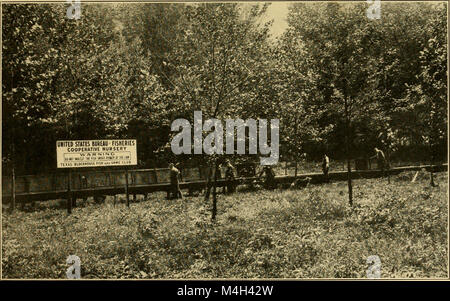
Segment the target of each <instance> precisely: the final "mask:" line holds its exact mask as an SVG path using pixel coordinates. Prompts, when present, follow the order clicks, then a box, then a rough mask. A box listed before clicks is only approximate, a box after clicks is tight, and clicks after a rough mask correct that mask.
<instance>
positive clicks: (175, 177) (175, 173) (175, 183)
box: [169, 163, 183, 199]
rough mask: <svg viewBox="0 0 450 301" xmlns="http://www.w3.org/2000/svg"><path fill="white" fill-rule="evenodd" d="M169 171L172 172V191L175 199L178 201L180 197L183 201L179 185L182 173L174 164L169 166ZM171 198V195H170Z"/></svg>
mask: <svg viewBox="0 0 450 301" xmlns="http://www.w3.org/2000/svg"><path fill="white" fill-rule="evenodd" d="M169 170H170V191H171V194H172V196H173V195H174V197H173V198H176V199H178V198H179V197H180V198H181V199H183V194H182V193H181V190H180V183H179V177H180V171H179V170H178V169H177V168H176V167H175V166H174V165H173V163H170V164H169ZM169 196H170V195H169Z"/></svg>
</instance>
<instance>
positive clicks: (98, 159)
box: [56, 139, 137, 168]
mask: <svg viewBox="0 0 450 301" xmlns="http://www.w3.org/2000/svg"><path fill="white" fill-rule="evenodd" d="M56 162H57V167H58V168H79V167H100V166H120V165H137V152H136V140H134V139H117V140H64V141H56Z"/></svg>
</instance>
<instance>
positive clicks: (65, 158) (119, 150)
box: [56, 139, 137, 214]
mask: <svg viewBox="0 0 450 301" xmlns="http://www.w3.org/2000/svg"><path fill="white" fill-rule="evenodd" d="M136 148H137V143H136V140H135V139H114V140H63V141H56V164H57V167H58V168H68V169H69V176H68V178H69V185H68V191H67V197H68V203H67V211H68V212H69V214H70V213H71V212H72V198H73V187H71V182H72V169H73V168H82V167H106V166H124V165H125V166H129V165H137V150H136ZM125 193H126V195H127V206H128V207H129V206H130V200H129V192H128V169H127V168H125Z"/></svg>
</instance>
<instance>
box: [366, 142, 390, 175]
mask: <svg viewBox="0 0 450 301" xmlns="http://www.w3.org/2000/svg"><path fill="white" fill-rule="evenodd" d="M374 151H375V155H374V156H372V157H370V159H375V158H376V159H377V165H378V169H380V170H381V171H382V172H383V177H384V175H385V172H386V168H387V162H386V157H385V155H384V153H383V151H382V150H381V149H378V148H376V147H375V148H374Z"/></svg>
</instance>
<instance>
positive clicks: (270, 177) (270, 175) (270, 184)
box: [258, 165, 277, 190]
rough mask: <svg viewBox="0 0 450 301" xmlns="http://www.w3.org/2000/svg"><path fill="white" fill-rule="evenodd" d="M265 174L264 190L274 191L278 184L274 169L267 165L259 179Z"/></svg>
mask: <svg viewBox="0 0 450 301" xmlns="http://www.w3.org/2000/svg"><path fill="white" fill-rule="evenodd" d="M263 173H264V176H265V177H264V178H265V179H264V188H266V189H270V190H273V189H275V188H276V186H277V184H276V183H275V173H274V172H273V169H272V167H270V165H265V166H264V167H263V169H262V170H261V172H260V173H259V175H258V178H259V177H261V176H262V174H263Z"/></svg>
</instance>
